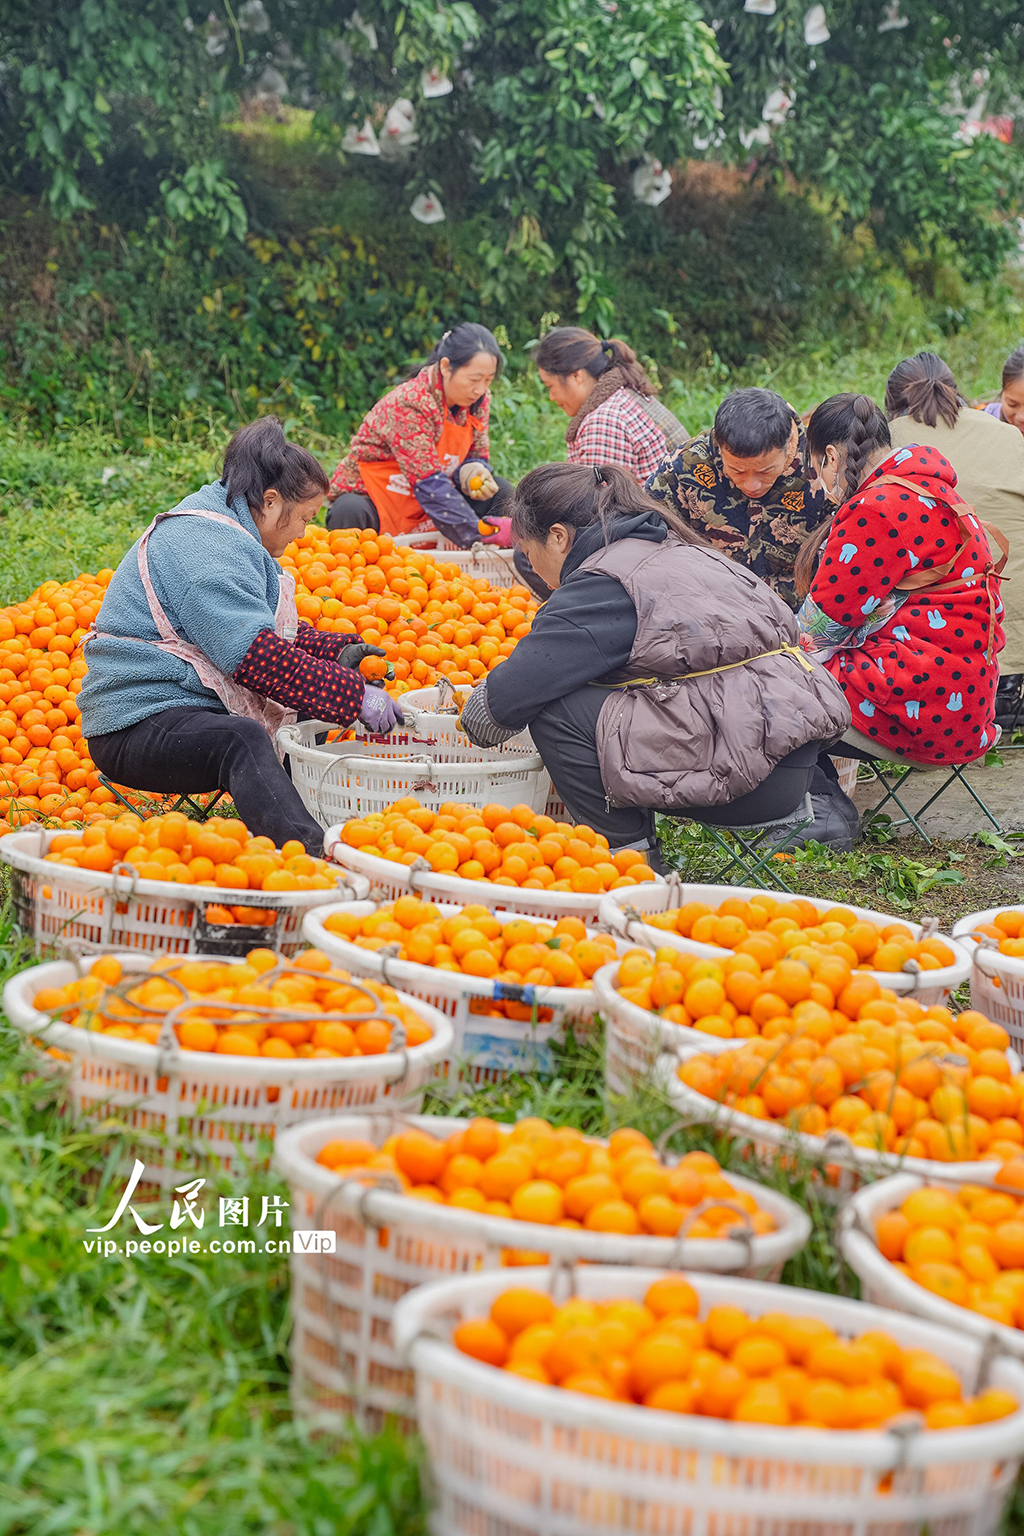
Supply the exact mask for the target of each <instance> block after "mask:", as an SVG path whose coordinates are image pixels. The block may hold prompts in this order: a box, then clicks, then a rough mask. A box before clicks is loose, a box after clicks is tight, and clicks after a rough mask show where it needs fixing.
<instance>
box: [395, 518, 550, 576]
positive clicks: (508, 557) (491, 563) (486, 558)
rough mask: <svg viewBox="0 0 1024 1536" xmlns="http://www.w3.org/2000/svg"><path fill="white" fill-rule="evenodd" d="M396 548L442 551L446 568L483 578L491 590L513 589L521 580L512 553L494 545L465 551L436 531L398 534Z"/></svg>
mask: <svg viewBox="0 0 1024 1536" xmlns="http://www.w3.org/2000/svg"><path fill="white" fill-rule="evenodd" d="M395 547H396V549H430V550H438V551H441V552H442V553H441V555H440V558H441V559H443V561H444V563H445V565H454V566H455V567H456V568H457V569H458V570H459V571H461V572H462V574H463V575H465V576H469V577H477V576H482V577H483V578H484V579H485V580H486V581H489V582H490V584H491V586H492V587H514V586H516V585H517V583H518V582H519V581H520V580H521V579H522V578H521V577H520V575H519V572H518V571H517V570H516V568H515V565H514V564H513V561H512V555H513V551H512V550H511V549H501V548H499V547H498V546H497V545H494V544H471V545H470V547H469V549H465V548H463V546H462V545H461V544H453V543H452V541H451V539H446V538H445V536H444V534H442V533H439V532H438V531H437V530H436V529H433V530H432V529H429V528H428V529H425V530H424V531H423V532H422V533H400V534H397V535H396V537H395Z"/></svg>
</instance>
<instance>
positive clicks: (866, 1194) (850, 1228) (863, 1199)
mask: <svg viewBox="0 0 1024 1536" xmlns="http://www.w3.org/2000/svg"><path fill="white" fill-rule="evenodd" d="M928 1182H929V1181H928V1180H927V1179H923V1178H921V1177H920V1176H919V1175H918V1174H913V1173H897V1174H894V1175H892V1177H890V1178H888V1179H879V1180H878V1181H877V1182H876V1183H874V1184H866V1185H865V1186H864V1188H863V1189H859V1190H858V1191H857V1193H856V1194H855V1195H853V1196H852V1197H851V1198H850V1199H849V1200H848V1201H847V1202H846V1204H845V1205H844V1206H843V1208H842V1210H841V1211H840V1213H839V1224H838V1235H837V1240H838V1243H839V1247H840V1250H841V1251H842V1255H843V1257H844V1258H845V1260H846V1262H847V1264H849V1266H850V1268H851V1269H852V1270H853V1272H854V1274H855V1275H856V1276H857V1277H858V1279H859V1280H860V1284H861V1294H862V1296H863V1297H864V1300H865V1301H873V1302H875V1303H876V1304H877V1305H878V1306H880V1307H892V1308H893V1309H894V1310H895V1311H897V1312H909V1313H910V1314H911V1315H912V1316H913V1317H924V1318H927V1319H928V1321H929V1322H931V1323H937V1324H938V1325H939V1326H940V1327H942V1328H950V1329H954V1330H956V1331H958V1332H961V1333H969V1334H970V1335H971V1337H972V1338H975V1339H980V1340H981V1341H982V1342H983V1343H988V1344H994V1345H996V1346H998V1348H999V1349H1001V1350H1004V1351H1005V1352H1006V1353H1008V1354H1011V1355H1017V1356H1018V1358H1021V1359H1024V1331H1022V1330H1021V1329H1020V1328H1007V1327H1006V1326H1005V1324H1003V1323H997V1322H996V1321H995V1320H994V1319H993V1318H990V1317H982V1316H981V1314H980V1313H978V1312H972V1311H971V1310H970V1308H969V1307H958V1306H956V1305H955V1304H954V1303H953V1302H951V1301H943V1299H942V1297H941V1296H936V1295H935V1294H934V1293H933V1292H932V1291H926V1290H925V1288H924V1286H923V1285H918V1284H917V1282H916V1281H915V1280H911V1278H910V1276H909V1275H905V1274H903V1272H902V1271H901V1270H898V1269H896V1268H895V1266H894V1265H892V1264H890V1263H889V1260H888V1259H886V1258H885V1257H884V1256H883V1255H882V1254H881V1253H880V1252H879V1250H878V1246H877V1244H876V1243H875V1237H874V1233H875V1223H876V1222H877V1220H878V1218H879V1216H882V1215H884V1214H885V1212H886V1211H893V1210H897V1209H898V1208H899V1207H900V1206H901V1205H902V1204H903V1202H904V1200H906V1199H907V1197H908V1196H909V1195H912V1194H913V1193H914V1191H915V1190H916V1189H922V1188H924V1186H925V1185H926V1184H927V1183H928ZM972 1182H973V1183H978V1184H989V1185H994V1183H995V1177H994V1176H993V1175H989V1176H988V1177H987V1178H984V1179H974V1180H972Z"/></svg>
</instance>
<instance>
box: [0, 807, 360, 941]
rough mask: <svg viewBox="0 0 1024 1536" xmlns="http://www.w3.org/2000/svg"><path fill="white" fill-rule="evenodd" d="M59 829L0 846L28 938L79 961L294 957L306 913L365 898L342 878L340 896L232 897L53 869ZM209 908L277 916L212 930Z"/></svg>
mask: <svg viewBox="0 0 1024 1536" xmlns="http://www.w3.org/2000/svg"><path fill="white" fill-rule="evenodd" d="M57 831H59V829H57V830H52V831H47V830H45V829H44V828H42V827H26V828H25V829H24V830H23V831H21V832H10V833H8V835H7V836H6V837H5V838H2V839H0V860H2V861H3V863H5V864H8V865H9V866H10V868H11V871H12V875H11V888H12V894H13V897H14V908H15V913H16V915H17V919H18V924H19V926H20V927H21V929H22V932H24V933H28V934H31V935H32V937H33V939H34V940H35V945H36V953H37V954H38V953H39V952H40V951H41V950H42V949H43V948H44V946H46V947H49V946H52V947H53V948H54V949H56V950H60V949H69V950H72V951H74V952H76V953H79V954H86V953H91V954H95V953H97V952H99V951H102V952H103V953H106V952H107V951H108V950H112V949H137V950H142V951H144V952H146V953H149V954H167V955H184V954H189V955H192V954H195V955H225V954H234V955H241V954H245V953H246V952H247V951H248V950H250V949H255V948H257V947H259V946H263V947H265V948H267V949H276V950H278V951H279V952H280V953H281V954H283V955H289V956H290V955H293V954H294V953H295V951H296V950H297V949H299V948H300V947H301V944H302V934H301V925H302V918H303V914H304V913H306V912H308V911H309V909H310V908H311V907H315V906H319V905H320V903H321V902H324V901H334V900H335V899H336V898H337V897H338V896H345V895H347V896H350V897H353V898H357V899H358V898H364V897H365V896H366V895H367V894H368V892H369V884H368V882H366V881H364V880H362V879H360V878H359V877H358V876H354V875H352V874H349V873H342V871H341V870H339V871H338V888H337V890H335V891H231V890H220V889H219V888H214V887H212V886H208V885H176V884H172V883H171V882H170V881H164V880H140V879H139V878H138V876H137V875H136V873H135V871H134V869H132V867H131V866H130V865H128V864H124V865H120V866H119V867H117V868H115V870H114V871H113V873H112V874H109V875H108V874H100V873H96V872H95V871H93V870H88V869H73V868H72V867H71V866H70V865H66V864H48V863H47V862H46V860H45V858H44V857H43V855H44V854H45V853H46V852H47V851H48V850H49V847H50V844H51V843H52V841H53V839H54V837H56V836H57ZM211 905H217V906H235V905H244V906H246V907H260V908H262V909H263V910H264V911H267V912H271V913H273V914H274V922H273V924H272V925H268V926H266V927H249V926H248V925H243V924H237V923H236V924H233V925H232V926H230V927H228V926H225V925H221V924H215V923H210V922H208V921H207V918H206V909H207V908H208V907H209V906H211Z"/></svg>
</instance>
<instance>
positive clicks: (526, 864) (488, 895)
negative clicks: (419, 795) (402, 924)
mask: <svg viewBox="0 0 1024 1536" xmlns="http://www.w3.org/2000/svg"><path fill="white" fill-rule="evenodd" d="M327 836H328V842H329V843H330V844H331V845H333V844H334V840H335V839H337V846H336V847H333V846H332V851H333V855H334V857H335V858H336V859H337V860H338V862H339V863H340V864H343V865H344V866H345V867H346V868H347V869H353V870H355V871H356V872H357V873H359V874H364V875H366V876H367V878H368V879H369V880H370V882H371V886H372V891H371V894H372V895H378V894H379V895H382V896H384V897H387V898H392V897H397V896H402V895H405V894H406V893H408V892H413V893H422V894H423V895H425V896H428V897H429V898H430V899H431V900H438V901H451V902H463V903H468V902H482V903H484V904H485V905H486V906H489V907H491V908H492V909H493V910H495V911H509V912H522V913H525V914H528V915H534V916H536V917H540V918H544V919H545V920H557V919H558V918H560V917H581V918H582V919H583V920H584V922H586V923H588V924H595V923H596V922H597V911H598V905H599V903H600V900H601V897H602V895H603V894H604V893H605V892H606V891H609V890H626V889H628V890H631V891H633V890H637V889H639V888H640V887H641V886H642V885H644V884H646V883H648V882H650V883H652V884H657V883H658V882H659V881H660V880H661V876H660V875H656V874H655V873H654V870H653V869H651V867H650V865H649V864H648V863H647V861H646V860H645V859H644V857H643V855H642V854H640V853H638V852H637V850H636V849H622V850H619V851H617V852H616V853H612V852H611V851H610V849H609V847H608V839H607V838H606V837H605V836H604V835H603V834H602V833H600V832H595V831H594V829H593V827H588V826H585V825H579V826H572V825H570V824H569V823H568V822H558V821H555V820H553V819H552V818H551V817H550V816H547V815H545V814H543V813H539V812H537V811H535V810H533V808H532V807H531V806H529V805H525V804H523V805H514V806H512V807H511V808H509V807H508V806H505V805H498V804H490V805H484V806H473V805H462V804H459V803H457V802H450V803H448V804H445V805H441V806H439V807H438V809H437V811H433V810H430V809H428V808H427V807H426V806H423V805H421V804H420V803H419V801H418V800H417V799H416V798H415V796H412V795H410V796H407V797H406V798H405V799H402V800H398V801H396V802H395V803H394V804H393V805H391V806H389V807H388V808H387V810H386V811H384V812H382V813H374V814H371V815H368V816H360V817H356V818H354V819H353V820H351V821H348V822H346V823H345V825H344V826H339V827H332V828H331V829H330V831H329V832H328V834H327Z"/></svg>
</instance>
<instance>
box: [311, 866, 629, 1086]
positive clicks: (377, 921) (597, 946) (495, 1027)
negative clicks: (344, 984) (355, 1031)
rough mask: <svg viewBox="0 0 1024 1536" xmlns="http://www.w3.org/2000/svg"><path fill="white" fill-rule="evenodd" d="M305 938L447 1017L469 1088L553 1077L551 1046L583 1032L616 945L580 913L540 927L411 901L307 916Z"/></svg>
mask: <svg viewBox="0 0 1024 1536" xmlns="http://www.w3.org/2000/svg"><path fill="white" fill-rule="evenodd" d="M303 931H304V933H305V936H306V939H307V940H308V942H309V943H310V944H312V945H314V946H315V947H316V948H318V949H322V950H323V951H324V952H325V953H326V954H329V955H330V956H331V957H332V958H333V959H334V960H335V961H336V962H337V963H338V964H339V965H342V966H344V967H345V969H346V970H349V971H351V972H352V973H353V974H354V975H360V976H379V977H385V978H387V979H388V980H390V981H391V982H393V983H394V985H395V986H399V987H402V988H404V990H405V991H407V992H411V993H412V994H413V996H415V997H422V998H424V999H425V1000H426V1001H427V1002H429V1003H433V1005H434V1006H435V1007H436V1008H440V1009H441V1010H442V1012H443V1013H447V1014H448V1015H450V1017H451V1020H452V1023H453V1025H454V1028H455V1043H454V1048H453V1053H452V1055H453V1060H454V1061H457V1062H458V1063H459V1066H460V1068H461V1070H462V1072H463V1073H464V1074H468V1075H469V1076H470V1078H471V1079H472V1080H473V1081H475V1082H481V1081H494V1080H496V1079H498V1078H500V1077H505V1076H508V1075H509V1073H512V1072H544V1073H548V1074H550V1073H552V1072H553V1071H554V1065H555V1063H554V1057H553V1055H552V1052H551V1046H550V1041H551V1040H552V1039H555V1038H559V1037H561V1036H562V1035H563V1033H564V1030H565V1026H566V1025H567V1024H568V1023H570V1022H571V1023H572V1024H573V1025H574V1026H576V1027H579V1026H581V1025H583V1026H585V1025H586V1024H587V1023H588V1021H589V1020H590V1019H591V1018H592V1017H593V1014H594V1011H595V1008H596V1006H597V1002H596V997H595V993H594V990H593V985H592V980H593V977H594V974H595V972H596V971H598V970H599V969H600V968H601V967H602V966H604V965H607V964H608V962H609V960H611V959H613V958H614V956H615V954H616V940H615V939H614V938H613V937H612V936H611V934H608V933H599V932H597V931H595V930H594V929H588V928H586V926H585V925H584V923H583V922H582V920H581V919H580V918H578V917H562V918H559V919H558V921H557V922H551V923H544V922H540V921H537V920H535V919H533V918H531V917H516V916H514V915H513V914H510V913H505V914H503V915H502V916H500V917H499V916H495V914H494V913H493V912H492V911H491V910H490V908H489V907H485V906H482V905H475V906H467V907H460V906H454V905H452V904H450V903H440V904H437V903H435V902H432V901H424V900H422V899H421V898H420V897H419V896H399V897H398V898H397V900H395V901H389V902H385V903H382V904H377V903H374V902H371V901H366V902H361V901H349V902H341V903H340V904H338V905H336V906H333V905H332V906H328V907H323V908H317V909H316V910H315V911H314V912H310V913H308V914H307V920H306V923H305V926H304V929H303Z"/></svg>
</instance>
